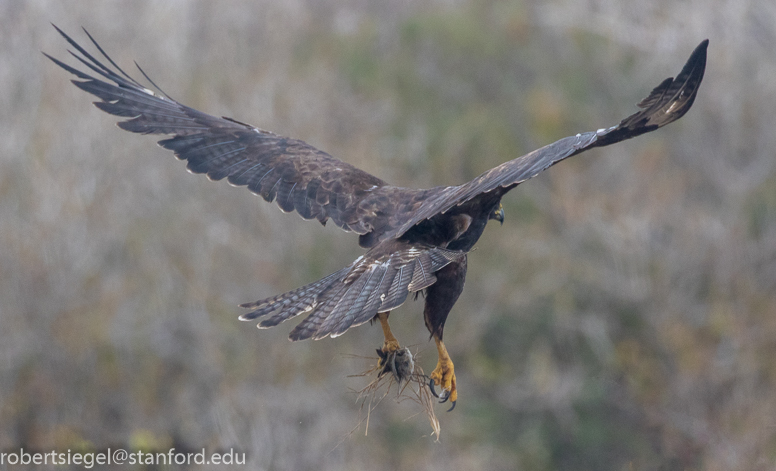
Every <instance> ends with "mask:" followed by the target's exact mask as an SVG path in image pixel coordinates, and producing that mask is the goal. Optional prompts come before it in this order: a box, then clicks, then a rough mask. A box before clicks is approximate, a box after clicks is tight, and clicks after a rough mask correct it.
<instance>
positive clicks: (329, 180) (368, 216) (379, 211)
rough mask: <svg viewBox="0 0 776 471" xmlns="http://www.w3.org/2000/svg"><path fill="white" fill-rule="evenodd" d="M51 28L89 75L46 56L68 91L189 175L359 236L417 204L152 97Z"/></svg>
mask: <svg viewBox="0 0 776 471" xmlns="http://www.w3.org/2000/svg"><path fill="white" fill-rule="evenodd" d="M55 28H56V26H55ZM57 31H59V32H60V34H62V36H64V37H65V39H66V40H67V41H68V42H69V43H70V45H72V46H73V47H74V48H75V49H76V50H77V51H78V53H80V54H76V53H73V52H72V51H71V54H72V55H73V56H74V57H75V58H77V59H78V60H79V61H80V62H81V63H82V64H84V65H85V66H86V67H88V68H89V69H90V70H91V71H92V72H94V76H92V75H89V74H86V73H84V72H82V71H80V70H77V69H75V68H73V67H70V66H69V65H66V64H64V63H63V62H61V61H59V60H57V59H55V58H53V57H51V56H48V55H46V56H47V57H49V59H51V60H52V61H54V62H55V63H56V64H57V65H59V66H60V67H62V68H64V69H65V70H67V71H68V72H70V73H72V74H73V75H75V76H76V77H77V78H78V79H77V80H73V83H74V84H75V85H76V86H78V87H79V88H81V89H82V90H84V91H86V92H88V93H91V94H93V95H95V96H97V97H98V98H100V100H101V101H97V102H95V105H96V106H97V107H98V108H99V109H101V110H103V111H105V112H107V113H110V114H112V115H116V116H121V117H124V118H128V119H127V120H126V121H121V122H119V123H118V125H119V127H120V128H122V129H125V130H127V131H131V132H135V133H140V134H168V135H171V136H172V137H170V138H169V139H164V140H162V141H159V144H160V145H161V146H162V147H164V148H166V149H169V150H172V151H173V152H174V153H175V155H176V156H177V157H178V158H179V159H181V160H186V161H187V167H188V169H189V170H190V171H191V172H193V173H204V174H206V175H207V176H208V178H210V179H211V180H221V179H224V178H226V179H227V181H228V182H229V183H231V184H232V185H238V186H247V187H248V189H249V190H250V191H252V192H253V193H255V194H257V195H260V196H261V197H262V198H264V199H265V200H266V201H269V202H271V201H273V200H274V201H276V202H277V205H278V206H279V207H280V209H282V210H283V211H286V212H290V211H294V210H296V211H297V212H298V213H299V214H300V215H301V216H302V217H303V218H305V219H312V218H315V219H317V220H318V221H320V222H321V223H325V222H326V221H327V220H328V219H331V220H332V221H333V222H334V223H335V224H337V225H338V226H339V227H341V228H343V229H345V230H348V231H353V232H356V233H358V234H366V233H368V232H370V231H372V229H373V227H374V226H380V227H385V226H386V224H385V222H384V221H385V220H386V219H387V218H389V217H395V214H394V213H395V211H396V208H397V203H401V202H402V201H404V202H407V203H408V204H409V205H410V207H406V208H405V209H406V210H408V211H411V210H412V209H414V207H415V206H417V202H418V201H419V200H420V199H421V198H420V197H415V193H421V194H422V193H423V192H422V191H419V190H412V189H408V188H399V187H394V186H390V185H387V184H386V183H385V182H384V181H383V180H381V179H379V178H377V177H375V176H373V175H370V174H369V173H367V172H364V171H362V170H359V169H357V168H355V167H353V166H352V165H350V164H347V163H345V162H342V161H340V160H337V159H335V158H334V157H332V156H330V155H329V154H327V153H325V152H323V151H320V150H318V149H316V148H315V147H313V146H310V145H308V144H306V143H304V142H302V141H300V140H296V139H289V138H285V137H282V136H278V135H276V134H273V133H271V132H268V131H264V130H261V129H258V128H255V127H253V126H250V125H247V124H244V123H240V122H238V121H235V120H232V119H229V118H218V117H215V116H212V115H209V114H206V113H202V112H200V111H197V110H195V109H193V108H189V107H187V106H184V105H182V104H180V103H178V102H177V101H175V100H173V99H171V98H169V97H168V96H162V95H160V94H156V93H154V92H153V91H151V90H149V89H147V88H145V87H143V86H142V85H141V84H140V83H138V82H137V81H135V80H134V79H132V78H131V77H130V76H129V75H127V74H126V73H125V72H124V71H123V70H121V68H120V67H118V66H117V65H116V64H115V63H114V62H113V60H111V59H110V57H108V56H107V54H105V52H104V51H103V50H102V48H100V46H99V45H98V44H97V43H96V42H95V41H94V39H93V38H92V37H91V36H89V38H90V39H91V40H92V42H93V43H94V45H95V46H96V47H97V49H98V50H99V51H100V52H101V53H102V55H103V56H104V57H105V58H106V59H107V61H108V62H109V63H110V64H111V65H113V67H114V68H115V70H114V69H112V68H110V67H107V66H106V65H104V64H103V63H102V62H100V61H99V60H97V59H96V58H95V57H93V56H92V55H91V54H89V53H88V52H87V51H86V50H85V49H84V48H82V47H81V46H80V45H78V44H77V43H76V42H75V41H74V40H72V39H71V38H70V37H69V36H67V35H66V34H65V33H64V32H62V31H61V30H60V29H59V28H57ZM86 34H87V35H88V33H86ZM141 72H142V70H141ZM144 75H145V74H144ZM99 77H102V78H104V79H107V81H103V80H101V79H100V78H99ZM146 78H147V76H146ZM149 81H150V79H149ZM151 83H153V82H151ZM413 205H415V206H413ZM399 206H401V205H400V204H399ZM405 206H406V205H405ZM399 219H401V217H399Z"/></svg>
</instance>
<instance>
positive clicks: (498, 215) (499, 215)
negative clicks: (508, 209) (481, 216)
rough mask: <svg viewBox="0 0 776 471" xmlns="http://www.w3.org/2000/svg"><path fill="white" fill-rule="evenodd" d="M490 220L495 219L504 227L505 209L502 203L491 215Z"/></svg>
mask: <svg viewBox="0 0 776 471" xmlns="http://www.w3.org/2000/svg"><path fill="white" fill-rule="evenodd" d="M488 219H495V220H496V221H498V222H500V223H501V225H504V207H503V206H501V203H499V204H498V206H497V207H496V208H495V209H494V210H493V211H492V212H491V213H490V216H488Z"/></svg>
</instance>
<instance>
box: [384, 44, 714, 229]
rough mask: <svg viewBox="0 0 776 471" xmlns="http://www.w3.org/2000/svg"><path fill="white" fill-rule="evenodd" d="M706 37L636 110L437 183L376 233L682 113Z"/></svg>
mask: <svg viewBox="0 0 776 471" xmlns="http://www.w3.org/2000/svg"><path fill="white" fill-rule="evenodd" d="M708 44H709V41H708V40H705V41H703V42H701V43H700V45H698V47H696V48H695V50H694V51H693V53H692V54H691V55H690V58H689V59H688V61H687V63H686V64H685V65H684V67H683V68H682V71H681V72H680V73H679V75H678V76H677V77H676V78H675V79H674V78H668V79H666V80H664V81H663V82H662V83H661V84H660V85H658V86H657V87H655V89H654V90H652V92H651V93H650V94H649V96H648V97H647V98H645V99H644V100H642V101H641V102H640V103H639V104H638V106H639V107H640V108H642V109H641V111H639V112H637V113H635V114H633V115H631V116H629V117H627V118H625V119H624V120H622V121H621V122H620V124H618V125H617V126H613V127H610V128H606V129H599V130H598V131H596V132H586V133H583V134H577V135H576V136H570V137H566V138H564V139H561V140H559V141H557V142H554V143H552V144H550V145H548V146H545V147H542V148H541V149H537V150H535V151H533V152H531V153H529V154H526V155H524V156H522V157H518V158H517V159H514V160H510V161H508V162H505V163H503V164H501V165H499V166H498V167H495V168H493V169H491V170H488V171H487V172H485V173H483V174H482V175H480V176H479V177H477V178H475V179H474V180H472V181H470V182H468V183H465V184H463V185H460V186H450V187H439V188H435V189H433V190H430V191H429V192H428V193H427V194H426V195H424V200H423V201H422V204H421V205H420V207H419V208H418V210H417V211H416V212H415V213H414V214H412V215H411V216H410V217H408V218H407V217H406V215H404V214H402V215H397V216H399V218H395V219H391V220H390V221H389V223H388V225H389V226H390V227H391V228H390V229H388V230H386V231H384V232H383V233H382V234H381V235H380V240H385V239H389V238H392V237H399V236H401V235H402V234H404V233H405V232H407V231H408V230H409V229H410V228H411V227H412V226H414V225H415V224H417V223H419V222H421V221H423V220H425V219H429V218H431V217H433V216H436V215H437V214H441V213H444V212H446V211H448V210H450V209H451V208H453V207H455V206H458V205H461V204H464V203H466V202H469V201H471V200H473V199H475V198H477V197H478V196H479V195H482V194H484V193H488V192H491V191H494V190H498V191H501V192H502V193H504V192H506V191H509V190H510V189H512V188H514V187H515V186H517V185H519V184H520V183H522V182H524V181H526V180H528V179H530V178H533V177H535V176H536V175H538V174H539V173H540V172H542V171H543V170H546V169H547V168H549V167H551V166H552V165H555V164H556V163H558V162H560V161H561V160H563V159H566V158H568V157H571V156H572V155H576V154H579V153H581V152H584V151H586V150H588V149H591V148H593V147H602V146H607V145H609V144H614V143H616V142H620V141H623V140H626V139H630V138H632V137H636V136H639V135H641V134H644V133H647V132H650V131H654V130H655V129H658V128H660V127H662V126H665V125H666V124H669V123H671V122H673V121H676V120H677V119H679V118H681V117H682V116H684V114H685V113H687V111H688V110H689V109H690V107H691V106H692V104H693V102H694V101H695V96H696V94H697V92H698V88H699V86H700V83H701V80H702V79H703V74H704V71H705V69H706V49H707V46H708Z"/></svg>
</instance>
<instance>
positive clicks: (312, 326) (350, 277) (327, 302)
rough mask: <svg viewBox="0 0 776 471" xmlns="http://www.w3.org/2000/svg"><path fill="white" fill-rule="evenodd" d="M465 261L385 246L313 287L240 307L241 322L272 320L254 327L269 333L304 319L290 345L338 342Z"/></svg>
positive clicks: (436, 251) (440, 252)
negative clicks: (246, 310) (327, 340)
mask: <svg viewBox="0 0 776 471" xmlns="http://www.w3.org/2000/svg"><path fill="white" fill-rule="evenodd" d="M465 257H466V253H464V252H460V251H455V250H447V249H443V248H440V247H428V246H416V245H411V244H408V243H405V242H401V241H388V242H386V243H384V244H380V245H378V246H376V247H374V248H373V249H372V250H370V251H369V252H367V253H366V254H365V255H364V256H362V257H359V258H358V259H357V260H356V261H355V262H353V264H351V265H350V266H348V267H345V268H343V269H342V270H340V271H338V272H335V273H333V274H331V275H329V276H327V277H326V278H323V279H321V280H319V281H316V282H315V283H311V284H309V285H306V286H303V287H301V288H297V289H295V290H293V291H289V292H288V293H284V294H281V295H278V296H273V297H271V298H267V299H263V300H261V301H256V302H254V303H248V304H243V305H242V306H241V307H244V308H249V309H252V311H251V312H249V313H246V314H243V315H242V316H240V319H241V320H245V321H249V320H254V319H258V318H260V317H264V316H267V315H269V314H272V315H271V316H269V317H267V318H266V319H264V320H262V321H261V322H260V323H259V325H258V326H259V328H269V327H273V326H275V325H277V324H279V323H281V322H283V321H285V320H288V319H291V318H292V317H296V316H298V315H299V314H307V317H306V318H305V319H304V320H303V321H302V322H301V323H299V325H297V326H296V327H295V328H294V329H293V330H292V331H291V333H290V335H289V338H290V339H291V340H305V339H321V338H324V337H326V336H329V335H330V336H332V337H337V336H339V335H342V334H343V333H345V332H346V331H347V330H348V329H349V328H351V327H355V326H357V325H361V324H363V323H364V322H367V321H369V320H370V319H372V318H373V317H374V316H375V315H376V314H377V313H378V312H387V311H390V310H392V309H395V308H397V307H399V306H401V305H402V304H403V303H404V301H405V300H406V299H407V296H408V294H409V293H410V292H415V291H419V290H421V289H424V288H427V287H428V286H430V285H432V284H433V283H434V282H435V281H436V276H435V275H434V272H436V271H439V270H440V269H442V268H444V267H445V266H447V265H448V264H450V263H452V262H460V261H461V260H462V259H464V258H465Z"/></svg>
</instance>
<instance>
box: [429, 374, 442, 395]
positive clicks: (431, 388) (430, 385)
mask: <svg viewBox="0 0 776 471" xmlns="http://www.w3.org/2000/svg"><path fill="white" fill-rule="evenodd" d="M428 389H430V390H431V394H433V395H434V397H436V398H438V397H439V394H437V392H436V389H434V380H433V379H432V378H429V379H428Z"/></svg>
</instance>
